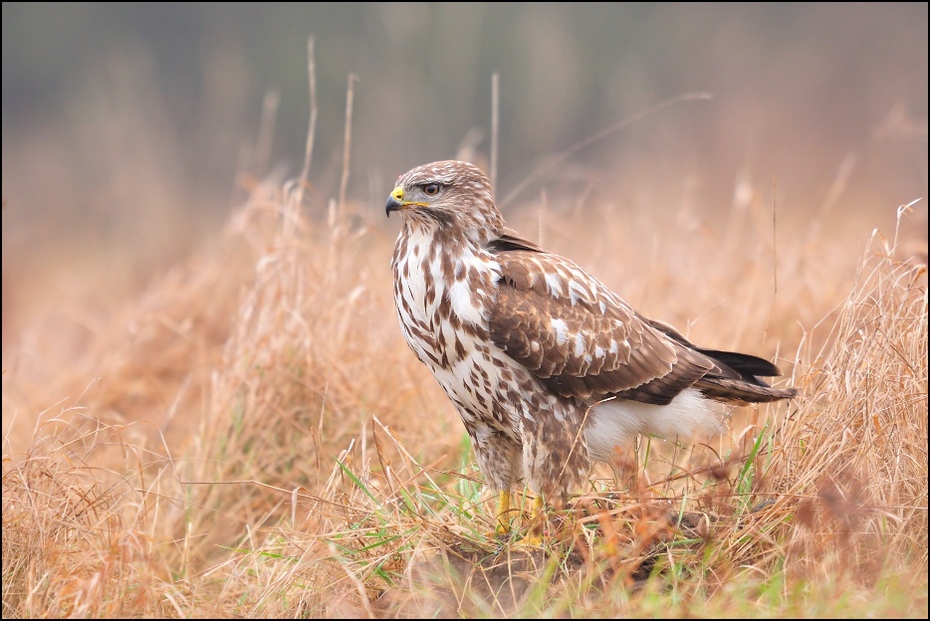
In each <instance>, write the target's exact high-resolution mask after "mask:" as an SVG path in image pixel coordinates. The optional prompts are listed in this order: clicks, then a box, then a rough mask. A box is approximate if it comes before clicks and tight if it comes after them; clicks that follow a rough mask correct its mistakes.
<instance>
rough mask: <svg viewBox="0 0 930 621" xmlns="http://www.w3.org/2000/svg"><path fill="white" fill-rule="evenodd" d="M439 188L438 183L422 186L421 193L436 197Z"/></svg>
mask: <svg viewBox="0 0 930 621" xmlns="http://www.w3.org/2000/svg"><path fill="white" fill-rule="evenodd" d="M441 187H442V186H440V185H439V184H438V183H427V184H424V185H423V193H424V194H426V195H427V196H436V195H437V194H439V190H440V189H441Z"/></svg>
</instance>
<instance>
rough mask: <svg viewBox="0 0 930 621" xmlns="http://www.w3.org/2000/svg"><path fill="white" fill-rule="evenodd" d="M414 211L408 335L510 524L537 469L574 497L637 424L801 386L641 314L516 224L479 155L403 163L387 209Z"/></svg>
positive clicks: (402, 246)
mask: <svg viewBox="0 0 930 621" xmlns="http://www.w3.org/2000/svg"><path fill="white" fill-rule="evenodd" d="M395 211H396V212H399V213H400V214H401V216H403V228H402V229H401V232H400V235H399V236H398V238H397V243H396V245H395V247H394V255H393V258H392V260H391V269H392V272H393V276H394V302H395V305H396V309H397V316H398V318H399V320H400V327H401V331H402V332H403V335H404V338H405V339H406V341H407V344H408V345H409V346H410V348H411V349H412V350H413V351H414V353H415V354H416V355H417V358H419V359H420V361H421V362H423V363H424V364H425V365H426V366H427V367H429V369H430V370H431V371H432V372H433V375H434V376H435V377H436V380H437V381H438V382H439V384H440V385H441V386H442V388H443V390H445V392H446V394H447V395H448V396H449V399H451V400H452V403H453V404H454V405H455V408H456V410H458V413H459V415H460V416H461V418H462V422H463V423H464V424H465V429H466V430H467V432H468V435H469V436H470V437H471V441H472V446H473V447H474V450H475V455H476V457H477V460H478V466H479V468H480V469H481V472H482V473H483V474H484V476H485V478H486V480H487V482H488V484H489V485H490V486H491V487H492V488H493V489H494V490H496V491H497V493H498V502H499V504H498V513H497V530H498V531H499V532H501V533H506V532H509V529H510V527H509V519H508V513H509V510H510V490H511V487H512V486H513V485H514V484H515V483H516V482H517V481H519V480H521V479H522V480H524V481H525V483H526V484H527V485H528V486H529V487H530V489H531V490H533V491H535V492H536V501H535V503H534V508H533V514H534V515H535V514H537V513H538V512H539V510H540V509H541V508H542V498H545V499H547V500H549V501H551V502H559V501H560V500H564V498H565V496H566V495H567V494H568V493H569V492H570V491H571V490H573V489H575V488H578V487H580V486H581V485H582V484H583V482H584V480H585V479H586V478H587V476H588V474H589V471H590V468H591V462H592V460H598V461H608V462H609V461H610V460H611V459H612V457H613V456H614V455H615V450H616V447H617V446H619V445H623V444H624V443H626V442H628V441H630V440H631V439H632V438H633V437H634V436H635V435H636V434H653V435H656V436H659V437H664V438H670V439H674V438H675V437H677V436H689V435H692V434H693V433H695V432H696V431H699V430H702V429H706V430H714V429H716V428H717V427H718V425H719V424H720V415H721V412H720V408H716V407H713V406H714V405H715V402H723V403H729V404H738V405H745V404H749V403H762V402H767V401H776V400H779V399H788V398H791V397H793V396H794V395H795V394H796V391H795V390H793V389H778V388H773V387H771V386H769V385H768V384H767V383H766V382H765V381H763V380H761V379H759V378H760V377H768V376H774V375H779V370H778V368H776V367H775V365H773V364H772V363H770V362H768V361H766V360H763V359H761V358H757V357H755V356H750V355H746V354H739V353H734V352H725V351H716V350H711V349H703V348H700V347H697V346H695V345H693V344H692V343H690V342H689V341H688V340H687V339H686V338H685V337H684V336H682V335H681V334H680V333H679V332H677V331H676V330H675V329H673V328H672V327H670V326H668V325H666V324H664V323H661V322H658V321H654V320H650V319H647V318H646V317H643V316H642V315H640V314H639V313H637V312H636V311H635V310H634V309H633V308H632V307H630V306H629V305H628V304H627V303H626V302H624V301H623V300H622V299H620V297H618V296H617V295H616V294H615V293H613V292H612V291H610V290H609V289H608V288H607V287H605V286H604V285H603V284H602V283H601V282H600V281H598V280H597V279H595V278H594V277H593V276H591V275H590V274H589V273H588V272H586V271H585V270H584V269H582V268H581V267H579V266H578V265H576V264H575V263H573V262H572V261H570V260H568V259H566V258H564V257H561V256H559V255H557V254H553V253H551V252H547V251H545V250H543V249H542V248H540V247H539V246H538V245H536V244H534V243H533V242H530V241H527V240H526V239H523V238H521V237H520V236H519V235H518V234H517V233H516V232H515V231H512V230H510V229H508V228H507V227H506V225H505V223H504V219H503V217H502V216H501V213H500V211H498V209H497V207H496V206H495V204H494V201H493V199H492V192H491V183H490V181H489V179H488V177H487V176H486V175H485V174H484V173H483V172H481V170H480V169H479V168H478V167H476V166H474V165H472V164H469V163H466V162H460V161H442V162H434V163H432V164H426V165H423V166H418V167H417V168H414V169H412V170H410V171H409V172H407V173H405V174H403V175H401V176H400V177H399V178H398V180H397V183H396V185H395V187H394V190H393V191H392V192H391V194H390V196H389V197H388V199H387V203H386V205H385V212H386V214H387V215H388V216H390V214H391V213H392V212H395Z"/></svg>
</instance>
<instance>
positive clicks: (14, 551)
mask: <svg viewBox="0 0 930 621" xmlns="http://www.w3.org/2000/svg"><path fill="white" fill-rule="evenodd" d="M278 186H279V184H277V183H273V182H269V183H267V184H260V185H257V186H256V187H254V188H253V190H252V196H251V199H250V200H249V202H248V204H246V205H245V206H244V207H242V209H241V210H239V211H238V212H237V213H236V214H234V216H233V217H232V218H231V220H230V222H229V225H228V227H227V230H226V231H225V233H224V236H223V239H222V240H221V242H220V243H219V244H217V245H216V246H215V247H213V248H212V249H208V250H204V251H203V252H202V253H201V255H200V256H198V257H197V258H194V259H190V260H189V261H187V262H185V263H183V264H180V265H178V266H176V267H175V268H174V269H172V270H170V271H169V272H167V273H165V274H164V275H163V276H162V277H161V278H160V279H158V280H157V281H156V282H154V283H152V284H151V286H150V287H149V288H148V289H147V290H146V291H145V292H144V293H143V295H141V296H139V297H138V298H133V299H130V300H128V301H127V302H126V303H125V304H124V305H123V307H121V308H119V309H117V310H115V311H112V313H110V314H109V315H107V316H105V317H104V318H103V319H102V320H99V321H97V322H95V323H94V324H93V326H94V328H93V329H92V330H90V331H89V335H85V336H84V337H83V338H82V339H81V341H80V342H81V346H80V347H71V348H61V347H53V346H52V344H51V342H52V341H53V340H54V339H55V338H56V333H55V329H56V328H55V326H56V325H57V324H55V323H54V320H52V319H48V320H43V319H41V318H40V317H37V318H36V320H35V322H34V326H33V327H32V328H31V332H29V333H28V334H27V336H29V335H32V336H29V338H27V339H26V342H29V343H31V344H32V345H31V348H30V350H29V357H28V358H29V361H24V359H25V358H26V356H25V354H24V353H22V352H12V353H11V352H5V356H6V360H5V362H4V367H5V371H4V376H3V420H4V434H5V438H4V446H3V615H4V617H40V616H53V617H54V616H172V617H173V616H178V617H208V616H210V617H212V616H326V617H340V616H395V615H396V616H419V615H437V614H438V615H452V616H455V615H465V616H497V615H498V614H507V615H510V614H513V615H517V616H534V615H546V616H565V615H568V616H598V617H621V616H622V617H626V616H715V615H722V616H747V615H755V616H793V615H802V616H885V617H897V616H913V617H925V616H926V614H927V569H926V568H927V545H928V542H927V282H926V268H925V266H924V265H922V264H920V263H916V262H912V261H907V260H904V259H906V257H898V256H897V255H896V247H895V243H894V242H893V241H891V242H889V241H886V240H885V239H884V238H882V237H881V236H880V235H878V234H876V235H874V236H873V239H872V240H871V242H870V243H869V245H868V249H867V251H866V252H865V254H864V258H858V255H859V253H857V252H855V251H853V250H852V249H851V247H850V246H849V244H847V243H846V242H844V241H842V239H840V238H839V237H838V236H837V237H836V238H834V239H833V240H829V239H826V238H825V237H826V236H824V237H817V238H816V239H813V238H812V237H810V236H805V235H801V234H795V235H782V238H781V239H780V241H779V242H778V247H777V255H776V254H775V251H774V248H773V244H774V242H773V238H772V234H771V230H770V229H769V228H767V224H768V223H770V222H771V215H770V212H768V211H767V209H766V208H765V207H764V206H762V205H754V206H751V208H749V209H748V210H742V211H741V210H734V212H733V213H732V214H730V216H729V217H728V219H727V221H726V222H725V226H724V227H721V228H719V229H712V228H709V227H707V226H705V225H702V224H700V223H699V222H696V221H695V220H694V218H692V217H691V216H689V214H688V213H684V212H682V213H677V214H671V219H672V221H673V222H674V224H675V226H672V227H666V236H665V237H664V238H662V239H650V238H649V236H648V235H644V234H643V231H650V230H653V224H652V223H651V221H650V216H649V215H647V214H643V215H640V216H639V217H627V215H628V214H626V213H624V212H623V208H621V207H617V206H615V205H611V204H610V203H607V202H602V203H599V202H590V201H589V202H588V204H587V205H585V207H584V209H585V210H587V211H585V212H584V215H585V217H584V218H583V219H579V218H578V217H577V215H578V213H579V210H580V209H581V206H580V204H578V205H572V204H570V207H569V209H568V210H567V211H565V212H557V211H555V210H553V209H551V208H550V207H549V203H548V202H547V201H544V202H543V203H542V204H540V205H535V204H527V205H523V206H521V207H520V208H514V209H513V210H511V212H510V215H511V220H512V221H513V222H514V223H515V224H517V226H518V228H521V229H523V230H525V231H532V230H537V227H538V230H539V231H540V233H541V236H542V237H544V238H545V239H544V240H543V241H544V243H546V244H547V245H548V246H550V247H553V248H554V249H556V250H559V251H561V252H564V253H567V254H570V255H571V256H574V257H577V258H578V260H579V262H580V263H582V264H584V265H588V266H591V267H592V268H593V270H594V271H595V272H596V273H597V274H598V275H599V276H600V277H601V278H602V279H603V280H605V281H606V282H607V283H608V284H609V285H611V286H612V287H614V288H615V289H616V290H618V291H620V292H621V293H622V294H623V295H624V297H626V298H627V299H628V300H630V301H631V302H633V303H634V304H635V305H637V306H638V307H639V308H640V309H641V310H642V311H643V312H645V313H646V314H648V315H652V316H656V317H659V318H663V319H666V320H670V321H672V322H673V323H675V324H677V325H679V326H681V327H682V328H685V327H687V328H688V333H689V334H690V336H691V337H692V338H694V339H695V340H696V341H698V342H701V343H706V344H708V345H709V346H712V347H720V348H740V349H744V350H747V351H753V352H756V353H759V354H761V355H763V356H769V355H777V358H778V360H779V364H780V365H781V366H782V368H783V369H785V370H787V371H788V372H789V373H790V374H791V377H790V380H787V381H790V383H792V384H793V385H796V386H798V387H799V388H800V390H801V396H800V397H799V398H797V399H796V400H794V402H793V403H791V404H790V405H786V404H780V405H778V406H772V407H766V408H756V409H747V410H745V411H739V412H736V413H734V416H733V418H732V421H731V425H730V431H729V433H727V434H724V435H722V436H720V437H717V438H714V439H713V440H712V441H710V442H708V443H706V444H699V445H698V446H697V447H696V448H692V447H690V446H674V445H671V444H669V443H660V442H656V441H651V442H650V441H642V442H640V443H639V445H638V446H636V447H633V450H632V451H631V452H628V453H626V454H625V455H623V456H618V460H617V463H616V464H615V468H614V469H613V470H610V469H604V470H598V471H597V472H596V473H595V475H594V476H593V477H592V480H591V484H590V486H589V488H588V489H586V490H583V493H581V494H580V495H579V497H578V498H577V499H576V501H575V503H574V505H573V506H572V507H571V508H570V510H568V511H566V512H565V513H564V514H561V515H557V516H553V517H552V518H551V521H550V536H549V538H548V539H547V542H546V547H545V549H535V548H531V547H527V546H522V545H520V544H519V543H516V542H503V543H502V542H497V541H494V540H491V539H488V538H487V537H486V536H485V535H484V533H485V532H488V531H489V530H491V525H492V520H491V516H490V515H489V513H488V511H489V509H490V504H491V503H490V502H489V501H490V499H489V498H488V497H487V495H486V494H485V492H484V491H483V488H482V486H481V477H480V474H479V473H478V472H477V469H476V467H475V465H474V461H473V456H472V454H471V453H470V450H469V447H468V444H467V436H466V435H465V433H464V431H463V429H462V427H461V424H460V422H459V421H458V420H457V418H456V416H455V414H454V412H453V410H452V408H451V406H450V405H449V403H448V401H447V399H446V398H445V397H444V395H443V394H442V393H441V391H440V390H439V388H438V387H437V386H436V385H435V382H434V381H433V380H432V378H430V377H429V374H428V372H427V370H426V369H425V368H423V367H422V366H421V365H420V364H419V363H418V362H417V361H416V360H415V358H414V356H413V355H412V354H410V352H409V351H408V350H407V348H406V346H405V345H404V344H403V342H402V341H401V338H400V334H399V330H398V328H397V325H396V318H395V315H394V311H393V306H392V302H391V300H390V290H391V289H390V284H389V279H390V274H389V270H388V267H387V266H388V260H389V256H390V252H391V246H392V243H393V237H394V235H395V234H396V230H395V228H394V227H395V226H396V224H395V223H394V222H391V223H389V224H388V225H387V226H386V225H385V224H384V223H383V222H382V221H381V218H378V217H377V216H378V214H372V213H370V212H368V211H366V210H364V209H363V208H362V207H360V206H358V205H353V204H352V203H348V204H346V205H345V206H344V209H342V210H341V209H340V208H339V207H338V206H337V202H336V201H329V203H325V202H324V201H322V200H320V199H319V198H315V199H312V200H311V202H310V203H311V204H310V205H309V206H307V205H305V206H303V207H302V208H298V206H297V205H296V204H295V201H294V200H292V198H293V193H290V192H289V193H284V194H282V193H281V192H280V191H279V189H278ZM573 210H574V211H573ZM621 214H623V215H624V217H621ZM624 221H626V225H625V227H621V226H620V225H619V224H618V223H620V222H624ZM808 224H810V223H808ZM815 224H816V223H815ZM821 224H822V223H821ZM780 226H783V227H784V228H785V229H788V230H791V227H792V226H794V225H793V224H792V223H788V224H787V225H780ZM782 230H784V229H782ZM720 231H726V233H725V234H721V233H720ZM693 257H708V260H707V261H704V262H698V261H694V260H693ZM773 257H774V258H773ZM776 260H777V264H778V266H779V271H778V291H777V292H776V291H775V290H774V287H773V268H772V266H773V261H776ZM857 264H858V266H859V267H858V271H857V272H856V273H855V276H854V278H850V276H851V275H852V270H851V269H849V268H851V267H854V266H855V265H857ZM695 282H700V283H703V285H704V286H702V287H694V286H693V284H692V283H695ZM844 296H845V301H844V300H843V298H844ZM695 313H698V315H697V316H695ZM692 320H698V321H697V322H696V323H691V321H692ZM818 321H821V323H820V324H817V322H818ZM802 326H803V327H802ZM820 326H827V328H822V327H820ZM829 326H832V328H830V327H829ZM786 352H787V353H786ZM795 352H796V353H795ZM75 395H77V396H75Z"/></svg>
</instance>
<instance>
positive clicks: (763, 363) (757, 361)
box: [698, 349, 781, 386]
mask: <svg viewBox="0 0 930 621" xmlns="http://www.w3.org/2000/svg"><path fill="white" fill-rule="evenodd" d="M698 351H699V352H701V353H702V354H704V355H705V356H707V357H708V358H712V359H713V360H714V361H716V362H719V363H722V364H723V366H725V367H728V368H730V369H732V370H734V371H736V372H737V373H738V374H739V375H740V377H742V378H743V379H744V380H746V381H747V382H752V383H755V384H759V385H760V386H768V384H766V383H765V382H763V381H762V380H760V379H759V378H758V377H756V376H757V375H758V376H761V377H773V376H775V375H781V371H779V370H778V367H776V366H775V365H774V364H772V363H771V362H769V361H768V360H764V359H762V358H759V357H758V356H750V355H749V354H738V353H736V352H733V351H718V350H716V349H698Z"/></svg>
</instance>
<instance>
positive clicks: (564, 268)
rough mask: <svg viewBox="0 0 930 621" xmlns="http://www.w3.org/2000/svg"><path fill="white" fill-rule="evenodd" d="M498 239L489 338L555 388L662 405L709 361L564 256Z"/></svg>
mask: <svg viewBox="0 0 930 621" xmlns="http://www.w3.org/2000/svg"><path fill="white" fill-rule="evenodd" d="M498 245H499V246H500V247H499V248H498V247H494V246H493V245H489V246H488V248H489V250H491V251H492V252H494V253H495V255H496V258H497V260H498V262H499V263H500V266H501V274H502V276H501V279H500V282H499V283H498V284H499V290H498V292H497V298H496V300H495V301H494V304H493V305H492V306H491V308H490V309H489V310H490V313H489V314H490V316H489V319H490V332H491V339H492V340H493V341H494V343H495V344H496V345H497V346H498V347H500V348H501V349H502V350H504V351H505V352H507V354H508V355H509V356H510V357H511V358H513V359H514V360H516V361H518V362H520V363H521V364H523V365H525V366H526V367H527V368H528V369H529V370H530V371H532V372H533V373H534V374H535V375H536V376H537V377H539V378H540V379H541V380H542V381H543V382H544V383H545V384H546V385H547V386H548V387H549V388H551V389H552V390H554V391H556V392H557V393H559V394H560V395H563V396H565V397H578V398H581V399H583V400H591V399H592V398H593V399H600V398H604V397H607V396H610V395H617V396H621V397H623V398H626V399H634V400H636V401H642V402H645V403H654V404H658V405H664V404H667V403H669V402H670V401H671V400H672V399H673V398H674V397H675V395H677V394H678V393H679V392H681V391H682V390H684V389H685V388H687V387H688V386H691V385H693V384H694V383H695V382H696V381H698V380H699V379H700V378H702V377H704V375H706V374H707V372H708V371H710V370H712V369H715V368H716V365H715V364H714V363H713V361H711V360H710V359H708V358H707V357H706V356H704V355H703V354H701V353H699V352H697V351H694V350H692V349H690V348H688V347H686V346H684V345H683V344H681V343H679V342H677V341H676V340H675V339H673V338H670V337H669V336H668V335H666V334H665V333H663V332H662V331H660V330H657V329H656V328H654V327H653V326H651V325H649V324H648V323H647V322H645V321H643V319H641V318H640V317H639V316H638V315H637V314H636V312H635V311H634V310H633V309H632V308H630V307H629V306H628V305H627V304H626V303H625V302H623V300H621V299H620V298H618V297H617V296H616V295H614V294H613V293H612V292H611V291H610V290H608V289H607V288H606V287H605V286H604V285H602V284H601V283H600V282H598V281H597V280H596V279H594V278H592V277H591V276H589V275H588V274H587V273H586V272H584V270H582V269H581V268H580V267H578V266H577V265H575V264H574V263H572V262H571V261H569V260H567V259H565V258H563V257H560V256H558V255H554V254H549V253H546V252H543V251H541V250H539V249H538V247H536V246H535V245H534V244H531V243H529V242H525V241H522V240H520V239H519V238H517V237H515V236H512V235H507V236H505V237H503V238H502V240H501V241H500V242H499V244H498Z"/></svg>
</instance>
